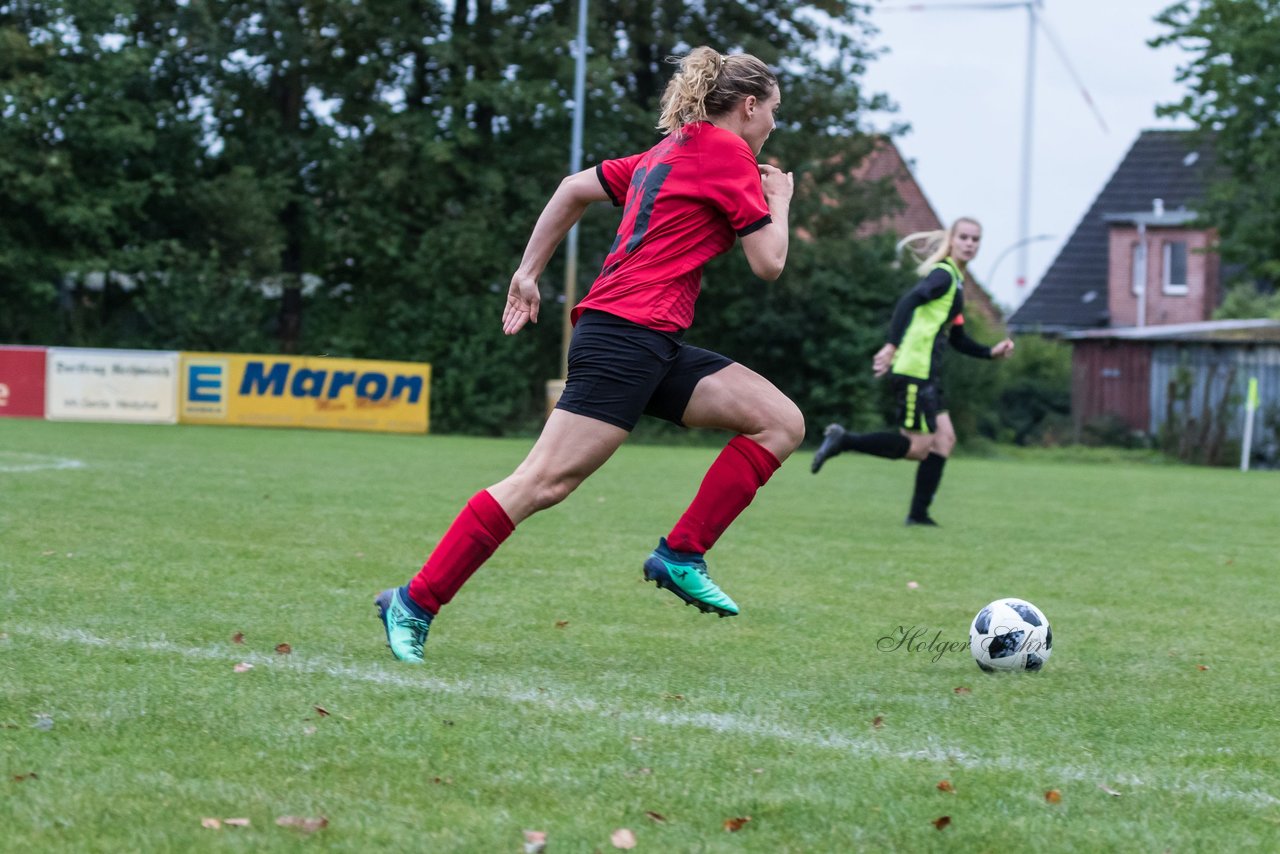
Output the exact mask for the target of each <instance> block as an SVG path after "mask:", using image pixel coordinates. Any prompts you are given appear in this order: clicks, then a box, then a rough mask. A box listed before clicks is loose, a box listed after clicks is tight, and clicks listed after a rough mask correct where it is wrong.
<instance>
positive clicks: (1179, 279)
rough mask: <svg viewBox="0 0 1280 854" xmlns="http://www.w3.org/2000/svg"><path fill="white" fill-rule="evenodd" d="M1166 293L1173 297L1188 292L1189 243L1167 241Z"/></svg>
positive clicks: (1165, 248) (1165, 250)
mask: <svg viewBox="0 0 1280 854" xmlns="http://www.w3.org/2000/svg"><path fill="white" fill-rule="evenodd" d="M1164 292H1165V293H1166V294H1170V295H1173V296H1178V295H1180V294H1185V293H1186V292H1187V242H1186V241H1185V240H1167V241H1165V244H1164Z"/></svg>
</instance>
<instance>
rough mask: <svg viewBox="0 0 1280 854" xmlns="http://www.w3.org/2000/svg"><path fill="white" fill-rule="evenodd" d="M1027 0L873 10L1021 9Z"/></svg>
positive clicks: (882, 7)
mask: <svg viewBox="0 0 1280 854" xmlns="http://www.w3.org/2000/svg"><path fill="white" fill-rule="evenodd" d="M1027 2H1028V0H1008V2H992V3H907V4H906V5H903V6H880V7H877V8H876V9H875V10H874V11H876V12H931V11H939V10H941V11H945V10H947V9H955V10H960V11H972V10H975V9H978V10H982V11H997V10H1000V9H1021V8H1022V7H1024V6H1026V5H1027Z"/></svg>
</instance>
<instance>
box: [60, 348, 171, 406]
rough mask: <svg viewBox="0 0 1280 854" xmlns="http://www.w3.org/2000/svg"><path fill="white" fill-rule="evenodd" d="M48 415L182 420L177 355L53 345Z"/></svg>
mask: <svg viewBox="0 0 1280 854" xmlns="http://www.w3.org/2000/svg"><path fill="white" fill-rule="evenodd" d="M45 371H46V382H45V417H46V418H49V419H51V420H55V421H131V422H136V423H142V424H174V423H177V420H178V354H177V353H176V352H152V351H146V350H91V349H83V348H78V347H50V348H49V351H48V356H47V358H46V360H45Z"/></svg>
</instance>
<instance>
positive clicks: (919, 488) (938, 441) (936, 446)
mask: <svg viewBox="0 0 1280 854" xmlns="http://www.w3.org/2000/svg"><path fill="white" fill-rule="evenodd" d="M936 427H937V429H936V430H935V431H934V432H933V433H907V434H906V435H907V437H908V438H909V439H910V440H911V451H910V452H909V453H908V454H907V456H908V457H910V458H911V459H913V460H920V465H919V467H918V468H917V469H916V486H915V492H914V493H913V495H912V496H911V511H910V513H909V514H908V516H907V524H925V525H929V524H934V523H933V520H932V519H931V518H930V517H929V505H930V504H932V503H933V496H934V494H935V493H937V491H938V484H939V483H940V482H941V481H942V469H943V467H944V466H945V465H946V463H947V458H948V457H950V456H951V451H952V450H953V449H954V448H955V446H956V431H955V427H954V426H953V425H952V423H951V416H950V415H949V414H948V413H946V412H940V413H938V416H937V421H936Z"/></svg>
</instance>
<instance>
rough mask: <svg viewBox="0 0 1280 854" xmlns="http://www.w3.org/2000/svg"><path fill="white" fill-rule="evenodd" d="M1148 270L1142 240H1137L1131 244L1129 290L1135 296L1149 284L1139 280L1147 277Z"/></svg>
mask: <svg viewBox="0 0 1280 854" xmlns="http://www.w3.org/2000/svg"><path fill="white" fill-rule="evenodd" d="M1146 272H1147V265H1146V260H1145V259H1144V258H1143V257H1142V241H1141V240H1135V241H1133V242H1132V243H1130V244H1129V290H1130V291H1131V292H1132V293H1133V295H1134V296H1135V297H1136V296H1138V295H1139V294H1141V293H1142V289H1143V288H1145V287H1146V286H1147V283H1146V282H1144V281H1139V280H1140V279H1143V278H1145V277H1146Z"/></svg>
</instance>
